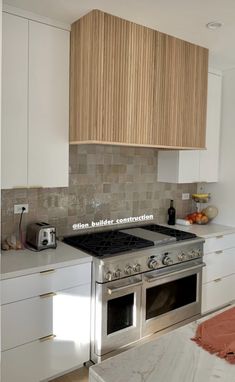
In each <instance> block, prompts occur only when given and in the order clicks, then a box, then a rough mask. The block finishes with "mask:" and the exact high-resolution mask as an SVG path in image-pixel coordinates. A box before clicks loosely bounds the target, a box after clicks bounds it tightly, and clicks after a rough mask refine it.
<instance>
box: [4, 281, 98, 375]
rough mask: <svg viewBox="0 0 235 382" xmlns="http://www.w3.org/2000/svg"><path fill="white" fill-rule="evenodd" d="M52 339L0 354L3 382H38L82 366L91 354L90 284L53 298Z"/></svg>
mask: <svg viewBox="0 0 235 382" xmlns="http://www.w3.org/2000/svg"><path fill="white" fill-rule="evenodd" d="M53 333H54V334H55V335H56V337H55V338H54V339H49V340H48V341H43V342H41V341H38V340H37V341H33V342H30V343H28V344H25V345H22V346H18V347H16V348H14V349H11V350H7V351H4V352H2V379H1V381H2V382H16V381H17V382H39V381H42V380H47V379H49V378H52V377H55V376H56V375H58V374H61V373H66V372H67V371H69V370H71V369H73V368H77V367H79V366H82V364H83V363H84V362H86V361H88V360H89V358H90V354H89V349H90V284H86V285H82V286H79V287H76V288H71V289H67V290H64V291H60V292H59V293H57V295H56V296H55V297H53Z"/></svg>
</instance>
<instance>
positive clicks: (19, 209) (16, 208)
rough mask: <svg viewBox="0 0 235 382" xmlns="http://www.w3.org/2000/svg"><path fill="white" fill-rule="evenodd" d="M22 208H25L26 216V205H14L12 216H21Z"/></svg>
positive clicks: (27, 208)
mask: <svg viewBox="0 0 235 382" xmlns="http://www.w3.org/2000/svg"><path fill="white" fill-rule="evenodd" d="M23 207H24V208H25V211H24V214H27V213H28V212H29V205H28V204H14V214H21V212H22V208H23Z"/></svg>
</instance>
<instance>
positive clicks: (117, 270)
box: [113, 269, 121, 278]
mask: <svg viewBox="0 0 235 382" xmlns="http://www.w3.org/2000/svg"><path fill="white" fill-rule="evenodd" d="M113 275H114V277H115V278H119V277H121V269H116V271H115V272H114V274H113Z"/></svg>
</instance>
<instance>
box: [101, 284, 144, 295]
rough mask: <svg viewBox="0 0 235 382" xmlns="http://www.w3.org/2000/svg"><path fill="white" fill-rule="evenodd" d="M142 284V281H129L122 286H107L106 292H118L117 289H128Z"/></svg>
mask: <svg viewBox="0 0 235 382" xmlns="http://www.w3.org/2000/svg"><path fill="white" fill-rule="evenodd" d="M142 284H143V281H139V282H134V283H130V284H128V285H124V286H120V287H110V288H107V292H108V294H112V293H115V292H119V291H122V290H125V289H128V288H130V287H132V288H133V287H136V286H139V285H142Z"/></svg>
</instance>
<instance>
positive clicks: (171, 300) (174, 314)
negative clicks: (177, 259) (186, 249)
mask: <svg viewBox="0 0 235 382" xmlns="http://www.w3.org/2000/svg"><path fill="white" fill-rule="evenodd" d="M204 265H205V264H204V263H202V262H201V260H199V261H197V260H195V261H190V264H189V263H185V264H180V266H179V265H175V266H172V267H170V268H164V269H160V270H157V271H153V272H149V273H148V274H146V275H145V276H144V284H143V292H142V293H143V295H142V299H143V313H142V314H143V316H142V323H143V325H142V336H143V337H144V336H146V335H149V334H153V333H155V332H158V331H159V330H162V329H165V328H167V327H170V326H172V325H174V324H176V323H179V322H180V321H183V320H186V319H189V318H191V317H193V316H196V315H198V314H200V313H201V288H202V287H201V285H202V267H203V266H204Z"/></svg>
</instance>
